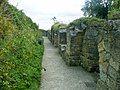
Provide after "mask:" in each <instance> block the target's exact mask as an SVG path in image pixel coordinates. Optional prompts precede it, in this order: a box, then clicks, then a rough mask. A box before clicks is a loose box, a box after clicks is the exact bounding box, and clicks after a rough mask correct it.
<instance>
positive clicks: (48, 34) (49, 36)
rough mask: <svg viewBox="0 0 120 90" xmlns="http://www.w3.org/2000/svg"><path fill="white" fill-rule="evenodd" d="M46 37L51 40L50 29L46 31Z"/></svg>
mask: <svg viewBox="0 0 120 90" xmlns="http://www.w3.org/2000/svg"><path fill="white" fill-rule="evenodd" d="M47 37H48V39H49V40H50V41H51V40H52V37H51V30H48V31H47Z"/></svg>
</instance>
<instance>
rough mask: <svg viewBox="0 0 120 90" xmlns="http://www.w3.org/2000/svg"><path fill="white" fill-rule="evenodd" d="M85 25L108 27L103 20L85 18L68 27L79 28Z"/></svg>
mask: <svg viewBox="0 0 120 90" xmlns="http://www.w3.org/2000/svg"><path fill="white" fill-rule="evenodd" d="M82 23H83V24H85V25H86V26H88V27H90V26H100V27H103V26H105V25H107V23H106V21H105V20H103V19H98V18H95V17H83V18H79V19H76V20H74V21H73V22H71V23H70V24H69V25H68V26H72V25H74V26H77V27H78V28H79V26H80V25H81V24H82Z"/></svg>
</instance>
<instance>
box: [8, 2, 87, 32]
mask: <svg viewBox="0 0 120 90" xmlns="http://www.w3.org/2000/svg"><path fill="white" fill-rule="evenodd" d="M8 1H9V3H10V4H12V5H14V6H17V8H18V9H20V10H23V12H24V13H25V14H26V15H27V16H29V17H30V18H31V19H32V20H33V21H34V22H36V23H37V24H38V25H39V28H41V29H45V30H48V29H50V28H51V26H52V25H53V24H54V22H53V20H52V18H53V17H56V20H57V21H59V22H61V23H65V24H69V23H70V22H72V21H73V20H75V19H78V18H80V17H83V12H82V11H81V8H82V7H83V5H84V2H85V0H8Z"/></svg>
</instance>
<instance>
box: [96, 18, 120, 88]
mask: <svg viewBox="0 0 120 90" xmlns="http://www.w3.org/2000/svg"><path fill="white" fill-rule="evenodd" d="M109 25H110V27H111V29H107V30H103V31H100V40H99V45H98V50H99V57H100V58H99V67H100V79H99V80H98V83H97V90H120V20H116V21H110V22H109Z"/></svg>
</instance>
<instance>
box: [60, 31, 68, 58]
mask: <svg viewBox="0 0 120 90" xmlns="http://www.w3.org/2000/svg"><path fill="white" fill-rule="evenodd" d="M66 45H67V31H66V29H61V30H59V32H58V48H59V53H60V55H61V57H62V58H63V59H65V51H66Z"/></svg>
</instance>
